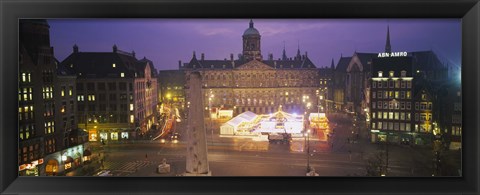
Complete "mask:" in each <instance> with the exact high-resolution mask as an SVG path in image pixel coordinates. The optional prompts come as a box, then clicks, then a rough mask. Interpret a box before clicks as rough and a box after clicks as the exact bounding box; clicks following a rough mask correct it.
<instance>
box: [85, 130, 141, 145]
mask: <svg viewBox="0 0 480 195" xmlns="http://www.w3.org/2000/svg"><path fill="white" fill-rule="evenodd" d="M134 134H135V131H133V130H131V129H127V128H118V129H99V130H90V131H89V141H91V142H97V141H104V142H105V141H122V140H129V139H133V138H134V137H135V135H134Z"/></svg>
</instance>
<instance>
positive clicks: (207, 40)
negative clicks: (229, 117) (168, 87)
mask: <svg viewBox="0 0 480 195" xmlns="http://www.w3.org/2000/svg"><path fill="white" fill-rule="evenodd" d="M253 21H254V23H255V28H256V29H258V31H259V32H260V34H261V36H262V39H261V41H262V43H261V50H262V55H263V56H264V59H266V58H267V56H268V53H273V58H274V59H278V58H280V57H281V55H282V50H283V45H284V42H285V48H286V52H287V56H288V57H293V56H294V55H295V54H296V52H297V47H298V45H300V51H301V53H302V54H304V53H305V51H307V52H308V56H309V58H310V59H311V60H312V61H313V63H315V65H316V66H317V67H324V66H330V64H331V60H332V58H333V59H334V61H335V64H336V63H337V62H338V59H339V58H340V55H343V56H351V55H352V54H353V53H354V52H355V51H358V52H375V53H376V52H383V51H384V48H385V40H386V32H387V25H389V26H390V39H391V45H392V51H423V50H433V51H434V52H435V53H436V54H437V55H438V56H439V58H440V60H442V61H444V62H448V63H449V64H450V65H453V66H457V67H460V64H461V21H460V20H459V19H388V20H387V19H253ZM48 22H49V24H50V37H51V38H50V40H51V45H52V46H53V47H54V52H55V57H56V58H57V59H58V60H60V61H62V60H64V59H65V58H66V57H67V56H68V55H70V54H71V53H72V51H73V49H72V46H73V45H74V44H77V45H78V47H79V50H80V52H111V51H112V46H113V45H114V44H116V45H117V46H118V49H120V50H123V51H127V52H131V51H132V50H133V51H135V53H136V57H137V58H138V59H140V58H143V57H144V56H145V57H147V58H148V59H150V60H152V61H153V63H154V64H155V66H156V67H157V69H158V70H172V69H178V61H179V60H181V61H182V63H184V62H189V61H190V59H191V58H192V52H193V51H196V53H197V58H199V57H200V54H201V53H205V58H206V59H218V60H220V59H224V58H227V59H229V58H230V57H229V56H230V53H233V54H234V56H235V58H237V56H238V54H239V53H241V52H242V34H243V32H244V31H245V29H247V28H248V23H249V19H49V20H48Z"/></svg>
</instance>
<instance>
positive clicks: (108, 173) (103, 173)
mask: <svg viewBox="0 0 480 195" xmlns="http://www.w3.org/2000/svg"><path fill="white" fill-rule="evenodd" d="M95 176H113V174H112V173H111V172H110V170H101V171H100V172H98V173H97V174H95Z"/></svg>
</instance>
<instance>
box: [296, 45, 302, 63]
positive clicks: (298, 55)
mask: <svg viewBox="0 0 480 195" xmlns="http://www.w3.org/2000/svg"><path fill="white" fill-rule="evenodd" d="M296 58H297V60H300V59H302V56H301V55H300V41H298V48H297V56H296Z"/></svg>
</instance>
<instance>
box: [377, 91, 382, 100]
mask: <svg viewBox="0 0 480 195" xmlns="http://www.w3.org/2000/svg"><path fill="white" fill-rule="evenodd" d="M378 98H379V99H382V91H378Z"/></svg>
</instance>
